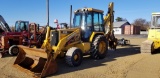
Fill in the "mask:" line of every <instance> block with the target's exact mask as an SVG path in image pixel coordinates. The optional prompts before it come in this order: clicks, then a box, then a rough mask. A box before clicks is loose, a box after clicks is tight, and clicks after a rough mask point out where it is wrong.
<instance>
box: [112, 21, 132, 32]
mask: <svg viewBox="0 0 160 78" xmlns="http://www.w3.org/2000/svg"><path fill="white" fill-rule="evenodd" d="M125 25H130V23H129V22H128V21H120V22H114V23H113V30H114V34H124V27H125Z"/></svg>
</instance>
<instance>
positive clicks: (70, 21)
mask: <svg viewBox="0 0 160 78" xmlns="http://www.w3.org/2000/svg"><path fill="white" fill-rule="evenodd" d="M71 27H72V5H70V28H71Z"/></svg>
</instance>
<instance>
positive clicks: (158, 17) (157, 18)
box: [151, 12, 160, 28]
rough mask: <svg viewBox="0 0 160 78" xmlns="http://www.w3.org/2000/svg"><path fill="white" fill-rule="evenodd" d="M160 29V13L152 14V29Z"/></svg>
mask: <svg viewBox="0 0 160 78" xmlns="http://www.w3.org/2000/svg"><path fill="white" fill-rule="evenodd" d="M155 27H156V28H157V27H158V28H160V12H159V13H152V21H151V28H155Z"/></svg>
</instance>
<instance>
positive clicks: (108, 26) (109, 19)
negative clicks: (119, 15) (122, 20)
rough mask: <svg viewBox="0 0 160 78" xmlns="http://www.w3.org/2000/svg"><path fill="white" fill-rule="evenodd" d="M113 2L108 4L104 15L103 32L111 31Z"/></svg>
mask: <svg viewBox="0 0 160 78" xmlns="http://www.w3.org/2000/svg"><path fill="white" fill-rule="evenodd" d="M113 6H114V3H113V2H111V3H109V6H108V13H107V14H106V16H105V17H104V26H105V33H106V34H109V33H111V32H112V31H113V22H114V10H113Z"/></svg>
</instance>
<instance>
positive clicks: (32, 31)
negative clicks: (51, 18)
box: [22, 23, 45, 48]
mask: <svg viewBox="0 0 160 78" xmlns="http://www.w3.org/2000/svg"><path fill="white" fill-rule="evenodd" d="M44 31H45V27H43V26H39V25H38V24H36V23H30V24H29V27H28V36H27V37H23V38H24V39H23V40H22V43H23V45H25V46H29V47H34V46H35V47H37V48H40V47H41V46H42V43H43V41H44V38H45V37H44V35H45V33H44Z"/></svg>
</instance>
